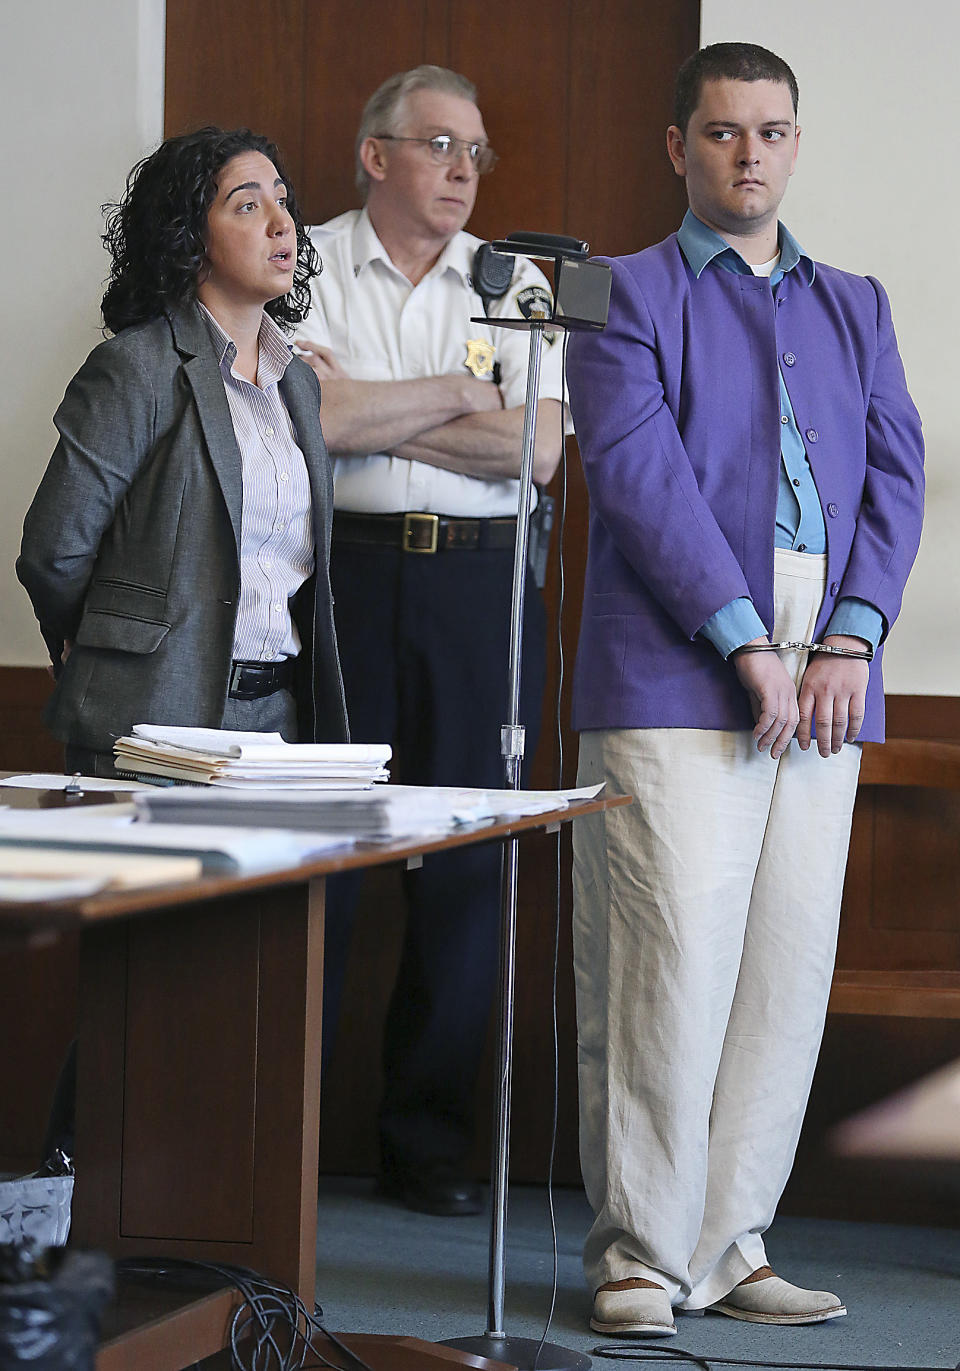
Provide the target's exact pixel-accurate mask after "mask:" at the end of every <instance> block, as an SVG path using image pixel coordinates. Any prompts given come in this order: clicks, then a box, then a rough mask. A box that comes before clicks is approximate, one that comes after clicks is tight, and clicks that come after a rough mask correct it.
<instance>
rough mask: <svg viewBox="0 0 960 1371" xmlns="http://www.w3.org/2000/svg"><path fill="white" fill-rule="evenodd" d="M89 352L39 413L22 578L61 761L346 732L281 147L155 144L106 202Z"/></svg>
mask: <svg viewBox="0 0 960 1371" xmlns="http://www.w3.org/2000/svg"><path fill="white" fill-rule="evenodd" d="M104 243H105V245H106V246H107V248H108V250H109V251H110V253H111V255H112V259H113V262H112V271H111V279H110V282H109V285H108V287H107V291H106V294H105V295H104V298H103V306H102V308H103V318H104V323H105V325H106V327H107V329H109V330H110V332H111V333H112V334H113V336H112V337H110V338H108V340H107V341H106V342H104V343H101V344H100V345H99V346H98V347H97V348H95V349H94V350H93V352H92V353H91V354H90V356H89V357H88V358H87V360H86V362H85V363H84V365H83V366H82V367H81V368H80V370H79V372H78V373H77V375H76V376H75V377H74V379H73V380H72V381H71V383H70V385H69V386H68V388H67V392H66V395H65V396H64V399H63V402H62V404H61V405H60V408H59V409H58V410H57V413H56V415H55V417H54V422H55V424H56V426H57V429H58V431H59V434H60V441H59V442H58V444H57V447H56V450H55V451H54V454H53V456H52V458H51V459H50V463H49V465H48V467H47V470H46V473H45V475H44V477H43V480H42V481H41V483H40V487H39V489H38V491H37V494H36V496H35V498H34V501H33V504H32V505H31V507H30V510H29V512H28V513H27V517H26V521H25V523H24V531H23V544H22V548H21V554H20V558H19V560H18V562H17V574H18V576H19V577H20V580H21V581H22V582H23V584H24V586H25V587H26V589H27V592H28V594H29V595H30V598H31V600H32V602H33V607H34V610H35V612H36V615H37V618H38V620H39V622H40V629H41V632H42V634H43V637H44V640H45V642H46V644H47V647H48V649H49V652H50V656H51V660H52V662H53V668H54V674H55V676H56V682H57V683H56V688H55V690H54V694H53V697H52V699H51V701H50V704H49V706H48V710H47V715H46V717H47V722H48V724H49V726H50V728H51V729H52V731H53V732H54V733H55V734H56V736H57V737H59V738H62V739H63V740H64V742H65V743H66V744H67V767H68V769H69V770H80V771H84V772H87V773H90V772H92V773H94V774H100V775H113V774H114V771H113V762H112V747H113V742H114V739H115V738H117V737H118V736H120V735H123V734H126V733H129V731H130V729H131V728H132V726H133V725H134V724H136V723H155V724H182V725H195V726H205V727H209V728H220V727H227V728H244V729H255V730H267V731H273V730H276V731H279V732H281V733H282V734H283V735H284V737H286V738H288V739H290V740H293V739H300V740H304V741H309V740H314V739H316V740H328V741H339V740H343V739H345V738H346V737H347V720H346V708H345V704H344V698H343V687H342V683H341V679H340V667H339V662H338V659H337V650H336V639H335V634H334V626H333V604H332V599H331V595H330V583H329V577H328V572H327V564H328V558H329V548H330V522H331V517H332V507H333V498H332V497H333V487H332V477H331V471H330V464H329V461H328V458H327V452H326V447H325V445H324V441H323V435H322V433H321V429H320V417H319V406H320V389H319V384H318V382H317V378H316V376H315V375H314V373H313V372H312V371H311V369H310V368H309V367H308V366H307V365H306V364H305V363H304V362H302V361H301V360H300V358H299V357H296V356H294V355H293V354H292V351H291V349H290V346H289V344H288V343H287V342H286V340H285V337H284V335H283V333H282V332H281V329H284V328H291V327H293V326H295V325H296V324H298V323H299V322H300V321H301V319H302V318H303V316H304V314H305V313H306V310H307V308H308V305H309V282H310V280H311V278H312V277H313V276H314V275H315V274H316V272H317V271H318V270H319V269H320V268H319V262H318V259H317V257H316V253H315V250H314V249H313V247H312V245H311V244H310V240H309V239H308V238H307V236H306V233H305V231H304V228H303V224H302V221H301V218H300V214H299V211H298V208H297V204H296V200H295V197H294V193H293V188H292V186H291V185H290V181H289V179H288V178H287V177H286V175H285V174H284V172H283V168H282V165H281V162H280V158H279V155H278V153H277V149H276V148H275V146H274V145H273V144H272V143H270V142H269V141H268V140H267V139H265V138H262V137H260V136H259V135H257V134H253V133H251V132H250V131H249V130H246V129H240V130H236V131H233V132H224V131H222V130H220V129H215V128H206V129H201V130H200V131H199V132H197V133H191V134H187V135H185V136H183V137H180V138H171V139H168V140H167V141H166V142H164V143H163V144H161V146H160V147H159V148H158V149H157V150H156V152H154V153H152V154H151V156H149V157H147V158H145V159H144V160H143V161H142V162H140V163H139V164H138V165H137V166H136V167H135V168H134V169H133V171H132V172H131V174H130V176H129V178H128V180H127V188H126V191H125V193H124V195H123V197H122V198H121V200H120V202H119V203H118V204H116V205H114V206H112V207H111V208H110V211H109V213H108V218H107V231H106V233H105V234H104Z"/></svg>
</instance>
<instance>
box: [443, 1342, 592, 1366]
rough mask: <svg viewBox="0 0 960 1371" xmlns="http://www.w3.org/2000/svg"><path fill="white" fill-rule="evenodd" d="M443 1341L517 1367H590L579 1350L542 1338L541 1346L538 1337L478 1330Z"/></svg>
mask: <svg viewBox="0 0 960 1371" xmlns="http://www.w3.org/2000/svg"><path fill="white" fill-rule="evenodd" d="M442 1345H443V1346H444V1347H455V1348H457V1349H458V1350H459V1351H460V1352H472V1353H473V1354H474V1355H475V1356H478V1357H488V1358H489V1359H490V1360H491V1361H500V1362H506V1363H507V1364H508V1365H510V1366H515V1367H516V1368H517V1371H589V1368H590V1367H591V1366H592V1364H593V1363H592V1362H591V1361H590V1358H589V1357H587V1356H585V1355H584V1354H583V1353H582V1352H571V1351H570V1349H569V1348H567V1347H558V1346H557V1345H556V1343H553V1342H545V1343H544V1344H543V1346H542V1347H540V1339H539V1338H511V1337H509V1336H507V1335H505V1336H503V1337H498V1336H497V1335H496V1334H494V1333H480V1334H478V1335H477V1336H476V1337H473V1338H444V1340H443V1344H442ZM538 1348H539V1350H540V1355H539V1357H538V1356H537V1349H538Z"/></svg>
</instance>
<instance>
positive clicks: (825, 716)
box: [797, 633, 870, 757]
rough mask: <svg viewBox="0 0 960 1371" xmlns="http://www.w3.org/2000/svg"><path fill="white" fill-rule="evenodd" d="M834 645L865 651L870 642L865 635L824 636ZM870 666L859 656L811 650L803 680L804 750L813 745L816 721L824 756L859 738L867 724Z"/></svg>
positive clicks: (799, 739) (799, 737) (800, 734)
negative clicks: (861, 728)
mask: <svg viewBox="0 0 960 1371" xmlns="http://www.w3.org/2000/svg"><path fill="white" fill-rule="evenodd" d="M823 641H824V642H825V643H827V644H828V645H829V646H831V647H846V648H852V649H853V650H855V651H857V652H862V651H863V650H864V649H865V648H866V647H867V646H868V645H867V644H866V643H865V642H864V641H863V639H862V638H849V637H847V636H845V635H844V634H841V633H831V634H829V635H828V636H827V637H826V638H824V640H823ZM869 676H870V669H869V667H868V665H867V663H866V662H865V661H862V660H861V659H859V658H856V657H831V656H829V655H828V654H826V653H823V654H821V653H811V655H810V661H809V662H808V663H807V669H806V671H805V672H804V673H803V680H802V682H801V683H800V726H799V727H798V729H797V742H798V743H799V744H800V746H801V748H802V749H803V751H804V752H806V751H807V749H808V748H809V746H810V734H811V730H812V728H813V725H814V723H815V724H816V728H817V751H818V752H819V753H820V756H821V757H829V756H830V754H831V753H833V752H839V751H840V749H841V747H842V746H843V744H844V743H852V742H855V741H856V738H857V735H858V733H859V732H860V727H861V725H862V724H863V711H864V702H865V700H866V695H867V681H868V679H869Z"/></svg>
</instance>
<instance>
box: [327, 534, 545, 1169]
mask: <svg viewBox="0 0 960 1371" xmlns="http://www.w3.org/2000/svg"><path fill="white" fill-rule="evenodd" d="M330 571H331V580H332V584H333V594H334V599H335V609H334V614H335V618H336V626H337V640H338V645H339V651H340V662H341V667H342V670H343V678H344V687H345V691H346V698H347V707H348V709H349V713H350V724H351V734H352V737H353V739H354V741H355V742H389V743H391V745H392V746H393V749H394V755H393V761H392V763H391V779H392V780H393V781H396V782H400V783H402V784H406V785H429V786H483V787H495V788H501V787H502V786H503V785H504V769H503V760H502V757H501V754H500V727H501V725H502V724H504V723H505V722H506V720H507V702H508V684H507V681H508V667H509V637H510V598H511V587H512V579H513V552H512V550H511V549H504V550H500V549H496V550H491V549H484V550H469V551H468V550H458V549H448V550H442V551H440V552H437V553H435V554H427V555H424V554H415V553H406V552H403V551H401V550H400V549H399V548H394V547H357V546H354V545H343V544H339V545H338V544H336V542H335V545H334V548H333V552H332V555H331V565H330ZM544 654H545V612H544V606H543V600H542V598H541V596H540V593H539V592H538V591H537V589H536V587H535V586H534V585H533V582H532V580H531V578H530V577H529V575H528V577H527V585H526V591H525V605H524V652H523V673H522V678H521V679H522V686H521V714H520V720H521V722H522V723H524V724H526V727H527V734H526V764H527V765H529V761H530V760H531V759H532V757H533V752H534V750H535V747H536V740H537V734H538V732H539V722H540V710H541V703H542V697H543V685H544ZM500 866H501V847H500V844H481V845H478V846H471V847H468V848H464V849H462V850H459V851H455V852H448V853H436V854H428V855H427V856H426V857H425V858H424V862H423V866H422V867H421V868H420V869H419V870H416V871H408V872H406V873H405V874H404V886H405V895H406V903H407V920H406V929H405V936H404V940H403V950H402V955H401V963H400V968H399V973H398V976H397V981H396V984H395V987H394V991H393V996H392V999H391V1003H390V1007H389V1011H388V1015H387V1020H386V1025H385V1032H384V1044H383V1065H384V1092H383V1098H382V1103H381V1111H380V1148H381V1166H382V1169H383V1173H384V1174H385V1175H387V1176H390V1175H395V1174H397V1173H398V1172H402V1171H404V1170H411V1169H413V1170H417V1169H422V1168H423V1167H425V1166H426V1167H430V1166H433V1165H437V1164H447V1165H449V1164H452V1165H455V1166H456V1165H460V1164H462V1163H463V1162H464V1160H465V1158H466V1156H467V1154H468V1153H469V1152H470V1151H471V1149H472V1147H473V1142H474V1114H475V1108H474V1105H475V1098H476V1089H477V1075H478V1071H479V1064H480V1057H481V1053H482V1051H483V1047H484V1041H485V1038H486V1031H487V1023H488V1020H489V1016H490V1006H491V1000H492V995H493V990H494V985H495V981H496V972H497V966H498V941H499V912H500ZM358 890H359V878H358V877H354V876H352V875H347V876H344V877H337V878H333V879H330V880H329V881H328V884H327V932H326V944H325V972H324V1035H323V1040H324V1048H325V1050H327V1049H328V1045H329V1044H330V1043H331V1042H332V1038H333V1031H332V1030H333V1029H334V1027H335V1024H336V1018H337V1013H338V1008H339V1004H340V999H341V992H342V987H343V978H344V972H345V967H346V960H347V952H348V947H349V941H350V935H351V930H352V926H353V915H354V908H355V903H356V897H357V894H358Z"/></svg>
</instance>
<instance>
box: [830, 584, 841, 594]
mask: <svg viewBox="0 0 960 1371" xmlns="http://www.w3.org/2000/svg"><path fill="white" fill-rule="evenodd" d="M839 589H840V582H839V581H831V582H830V594H831V595H836V593H837V591H838V590H839Z"/></svg>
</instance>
